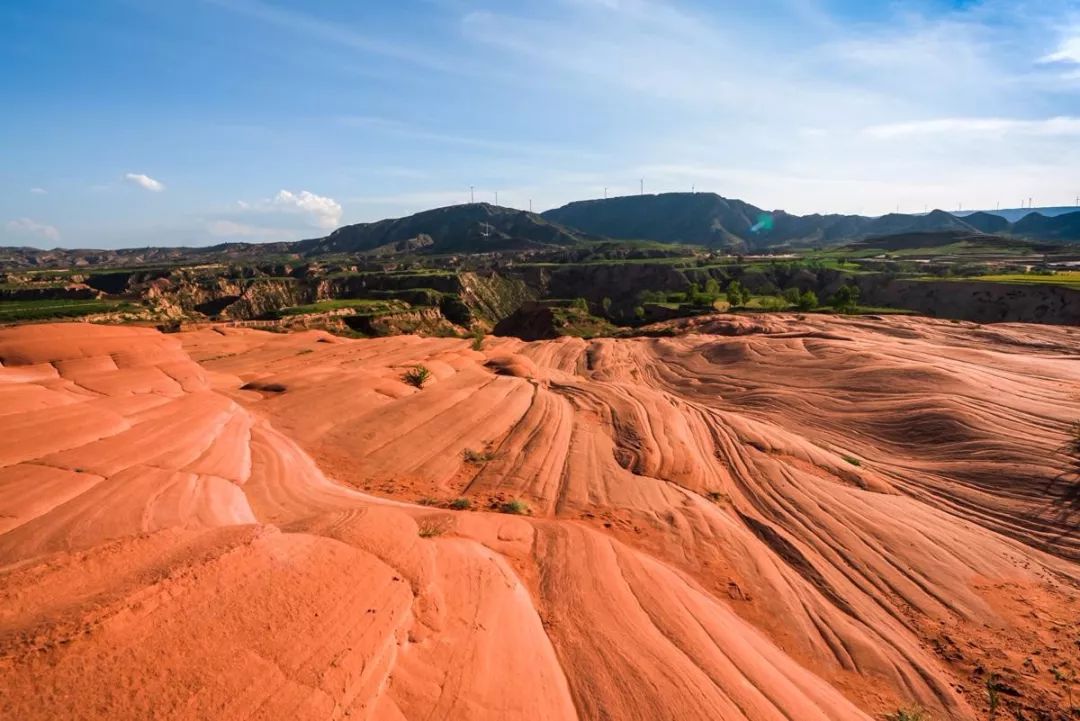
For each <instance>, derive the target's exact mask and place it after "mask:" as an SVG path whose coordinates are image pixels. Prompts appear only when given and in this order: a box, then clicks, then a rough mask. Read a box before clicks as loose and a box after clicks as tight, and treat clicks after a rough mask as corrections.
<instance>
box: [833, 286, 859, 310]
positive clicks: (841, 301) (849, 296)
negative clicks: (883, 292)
mask: <svg viewBox="0 0 1080 721" xmlns="http://www.w3.org/2000/svg"><path fill="white" fill-rule="evenodd" d="M858 306H859V286H857V285H842V286H840V288H839V289H838V290H837V291H836V293H834V294H833V297H832V307H833V308H835V309H836V310H838V311H839V312H841V313H854V312H855V310H856V308H858Z"/></svg>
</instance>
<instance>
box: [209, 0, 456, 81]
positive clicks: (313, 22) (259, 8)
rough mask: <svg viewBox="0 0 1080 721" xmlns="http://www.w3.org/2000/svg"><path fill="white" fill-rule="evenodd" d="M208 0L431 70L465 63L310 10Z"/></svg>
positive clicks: (252, 0)
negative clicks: (365, 31) (369, 32)
mask: <svg viewBox="0 0 1080 721" xmlns="http://www.w3.org/2000/svg"><path fill="white" fill-rule="evenodd" d="M205 2H207V3H209V4H211V5H216V6H218V7H220V8H222V9H224V10H228V11H230V12H233V13H236V14H239V15H243V16H245V17H248V18H251V19H253V20H258V21H259V22H263V23H266V24H268V25H273V26H275V27H278V28H281V29H282V30H286V31H289V32H294V33H299V34H303V35H306V36H308V37H309V38H314V39H317V40H319V41H320V42H324V43H333V44H335V45H339V46H343V47H347V48H352V49H353V50H357V51H359V52H362V53H368V54H373V55H380V56H383V57H386V58H389V59H391V60H397V61H402V62H406V63H409V64H411V65H415V66H418V67H422V68H426V69H428V70H438V71H441V72H456V71H457V70H458V69H460V67H461V63H460V62H456V63H455V61H454V59H453V58H450V57H444V56H441V55H438V54H436V53H431V52H430V51H428V50H425V49H423V48H421V47H418V46H416V45H413V44H411V43H408V42H400V41H388V40H385V39H383V38H380V37H375V36H373V35H369V34H366V33H363V32H360V31H359V30H356V29H355V28H352V27H349V26H348V25H345V24H343V23H340V22H332V21H329V20H324V19H322V18H319V17H317V16H315V15H312V14H309V13H304V12H299V11H296V10H291V9H287V8H284V7H280V6H278V5H273V4H270V3H267V2H261V0H205Z"/></svg>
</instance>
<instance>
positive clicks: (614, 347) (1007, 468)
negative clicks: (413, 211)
mask: <svg viewBox="0 0 1080 721" xmlns="http://www.w3.org/2000/svg"><path fill="white" fill-rule="evenodd" d="M676 325H677V326H678V327H674V328H673V327H671V326H668V327H664V328H656V329H653V330H655V331H656V332H657V333H675V334H676V335H675V336H674V337H651V338H640V339H629V340H611V339H605V340H597V341H592V342H586V341H582V340H579V339H562V340H557V341H541V342H536V343H524V342H521V341H517V340H513V339H492V338H489V339H487V340H486V341H485V347H484V349H483V350H482V351H479V352H477V351H473V350H471V349H470V347H469V342H467V341H461V340H455V339H435V338H419V337H414V336H401V337H394V338H386V339H378V340H366V341H346V340H341V339H338V338H334V337H332V336H328V335H325V334H321V333H316V332H308V333H301V334H294V335H278V334H270V333H264V332H259V331H254V330H245V329H230V330H203V331H198V332H192V333H182V334H177V335H172V336H163V335H160V334H157V333H156V332H153V331H149V330H143V329H135V328H113V327H102V326H92V325H83V324H63V325H48V326H23V327H19V328H12V329H4V330H0V671H2V673H0V718H18V719H37V718H41V719H46V718H61V717H63V718H85V719H146V718H169V719H174V718H176V719H211V718H213V719H248V718H266V719H279V718H300V719H327V718H344V717H348V718H369V719H410V720H411V719H576V718H580V719H642V720H644V719H680V720H681V719H725V720H732V721H734V720H737V719H754V720H758V719H761V720H766V719H768V720H773V719H775V720H777V721H779V720H781V719H799V720H800V721H802V720H814V719H822V720H824V719H841V720H843V719H868V718H873V717H878V718H880V717H881V715H882V714H884V713H887V712H891V711H894V710H895V709H897V708H898V707H901V706H905V705H908V704H912V703H918V704H920V705H922V706H924V707H926V708H927V709H928V710H929V711H930V712H931V716H932V718H934V719H976V718H985V717H986V713H987V708H986V704H987V698H986V693H985V682H986V679H987V677H989V676H990V675H991V674H993V675H994V678H995V680H996V682H997V684H998V687H999V688H1000V693H1001V695H1002V698H1003V699H1004V703H1005V705H1006V707H1007V709H1008V711H1009V712H1010V713H1011V714H1012V716H1013V717H1016V718H1029V719H1038V718H1047V719H1064V718H1068V716H1067V715H1065V713H1066V712H1065V707H1066V703H1067V700H1066V699H1067V690H1066V687H1065V685H1064V684H1063V683H1062V682H1060V681H1058V680H1056V677H1055V674H1054V669H1057V670H1058V674H1057V676H1061V675H1062V674H1064V673H1067V672H1066V670H1065V669H1066V668H1067V667H1069V666H1070V665H1071V668H1072V669H1076V670H1080V628H1078V624H1077V619H1078V618H1080V590H1078V583H1080V533H1078V531H1077V526H1078V524H1080V501H1078V494H1077V490H1076V489H1077V488H1078V485H1080V478H1078V476H1077V472H1078V470H1080V468H1078V467H1077V466H1076V460H1075V459H1074V458H1071V457H1070V455H1069V454H1068V453H1067V452H1066V450H1067V449H1066V444H1067V435H1066V430H1067V428H1068V426H1069V424H1070V423H1071V422H1073V421H1074V420H1076V419H1078V418H1080V363H1078V360H1080V354H1078V349H1080V332H1078V331H1077V330H1076V329H1071V328H1050V327H1040V326H1019V325H998V326H981V327H980V326H975V325H969V324H953V323H945V322H935V321H928V320H919V319H910V318H890V319H858V318H855V319H839V318H829V317H807V318H805V319H802V320H800V319H798V318H795V317H784V316H771V317H769V318H768V319H766V320H761V321H758V320H753V319H748V318H734V317H724V316H717V317H712V318H705V319H701V318H698V319H694V320H693V321H683V322H681V323H680V324H676ZM416 363H423V364H424V365H425V366H427V367H428V368H429V369H430V370H431V372H432V376H433V377H432V379H431V380H430V381H429V382H428V383H427V385H426V386H425V387H424V388H423V389H419V390H418V389H415V388H413V387H411V386H408V385H406V384H405V383H403V382H402V381H401V378H400V376H401V373H402V372H403V370H404V369H406V368H407V367H409V366H411V365H413V364H416ZM467 450H468V451H473V452H474V453H473V454H472V460H466V458H465V451H467ZM458 497H464V498H468V499H470V500H471V502H472V508H473V509H474V510H471V511H454V510H450V509H449V508H448V504H449V501H450V500H452V499H454V498H458ZM511 499H521V500H524V501H526V502H527V503H528V506H529V508H530V514H529V515H525V516H517V515H510V514H505V513H498V512H496V511H497V510H498V508H499V507H500V504H502V503H505V502H506V501H509V500H511ZM420 500H424V503H425V505H421V504H420V503H418V501H420ZM1074 695H1080V694H1077V693H1076V692H1075V691H1074ZM999 713H1000V712H999Z"/></svg>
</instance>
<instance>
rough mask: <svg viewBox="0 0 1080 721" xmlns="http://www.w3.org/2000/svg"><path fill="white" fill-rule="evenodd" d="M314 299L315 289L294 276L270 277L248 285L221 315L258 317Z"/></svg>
mask: <svg viewBox="0 0 1080 721" xmlns="http://www.w3.org/2000/svg"><path fill="white" fill-rule="evenodd" d="M314 299H315V291H314V289H313V288H311V287H310V286H307V285H305V284H303V283H299V282H297V281H296V280H295V279H293V278H268V279H265V280H257V281H255V282H253V283H251V284H249V285H247V287H245V288H244V290H243V292H242V293H241V295H240V297H239V298H237V299H236V300H235V301H233V302H232V303H230V304H229V305H228V306H227V307H225V308H224V309H223V310H222V312H221V315H222V316H224V317H227V318H237V319H246V318H258V317H259V316H262V315H266V314H267V313H269V312H270V311H273V310H279V309H281V308H288V307H290V306H294V305H303V304H304V303H310V302H311V301H313V300H314Z"/></svg>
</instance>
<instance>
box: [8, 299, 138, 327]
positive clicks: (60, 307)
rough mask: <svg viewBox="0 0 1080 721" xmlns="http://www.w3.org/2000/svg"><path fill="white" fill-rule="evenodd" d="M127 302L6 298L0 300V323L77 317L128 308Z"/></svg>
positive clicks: (129, 306)
mask: <svg viewBox="0 0 1080 721" xmlns="http://www.w3.org/2000/svg"><path fill="white" fill-rule="evenodd" d="M131 308H132V306H131V305H130V304H128V303H118V302H115V301H113V302H110V301H104V300H64V299H51V300H7V301H0V323H10V322H14V321H20V320H48V319H50V318H78V317H81V316H84V315H94V314H95V313H109V312H113V311H120V310H128V309H131Z"/></svg>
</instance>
